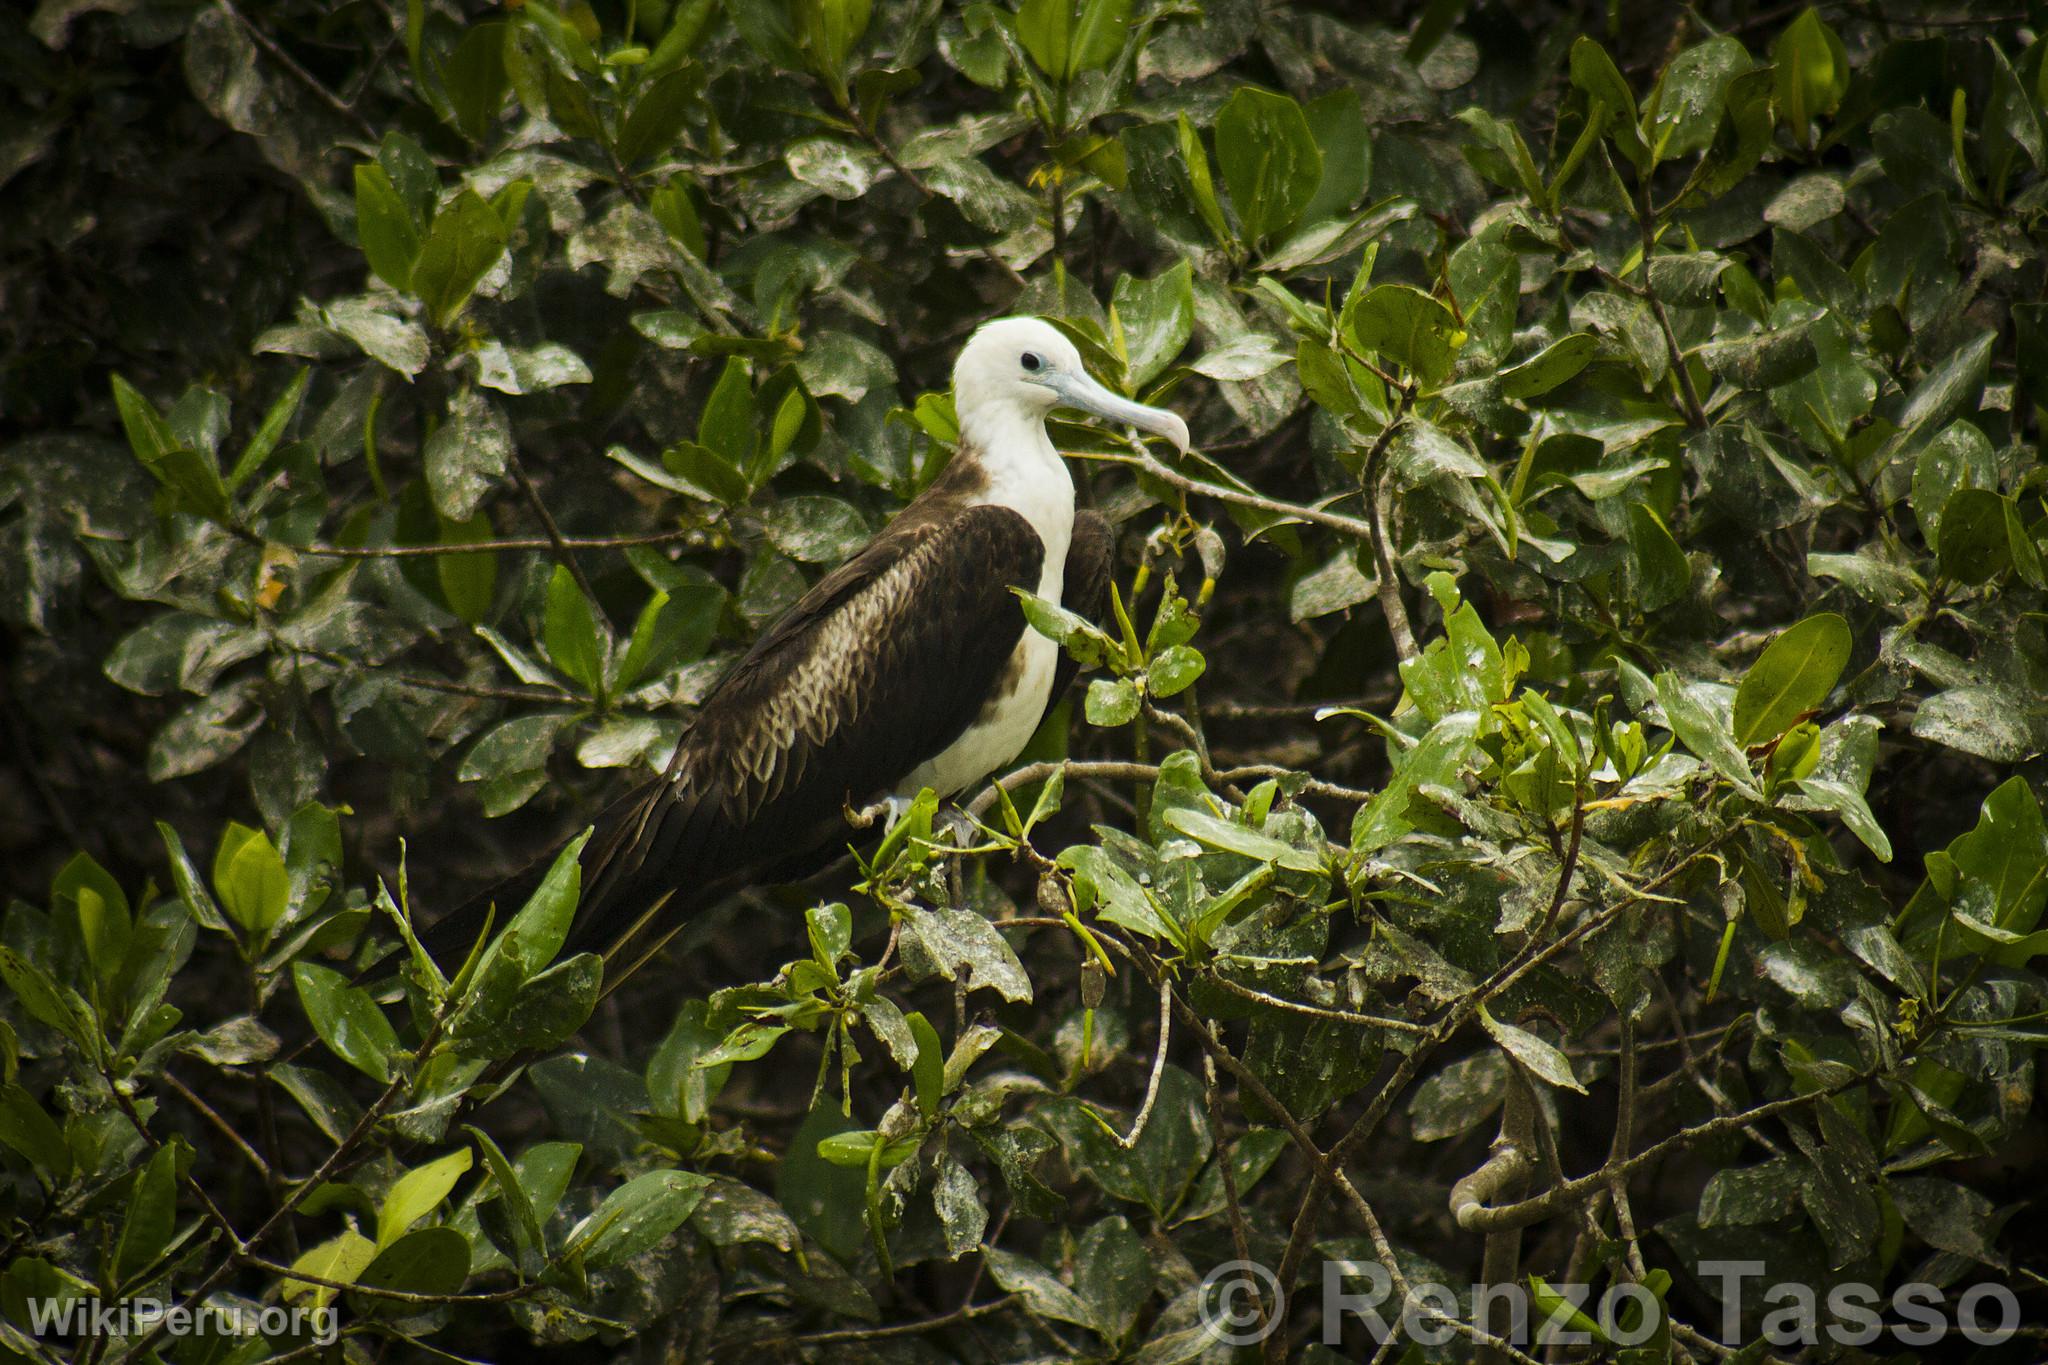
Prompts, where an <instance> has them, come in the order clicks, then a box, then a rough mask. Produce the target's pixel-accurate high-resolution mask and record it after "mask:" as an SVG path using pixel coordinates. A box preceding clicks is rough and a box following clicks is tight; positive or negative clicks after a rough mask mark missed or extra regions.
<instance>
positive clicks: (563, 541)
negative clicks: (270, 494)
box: [242, 529, 697, 559]
mask: <svg viewBox="0 0 2048 1365" xmlns="http://www.w3.org/2000/svg"><path fill="white" fill-rule="evenodd" d="M242 534H243V535H244V536H245V537H246V538H248V539H250V540H252V541H254V542H256V543H258V544H275V545H276V546H277V547H278V548H279V549H281V550H289V551H291V552H292V553H293V554H296V555H313V556H316V557H322V558H327V559H410V558H412V557H414V556H418V555H475V554H489V553H491V552H493V551H498V550H505V551H515V550H623V549H626V548H628V547H630V546H634V545H671V544H674V543H675V542H676V541H679V540H688V539H689V538H690V537H692V536H694V535H696V534H697V532H696V531H695V530H691V529H684V530H678V531H651V532H648V533H647V534H645V535H637V536H562V537H561V538H560V540H559V541H557V540H553V539H550V538H548V537H546V536H519V537H515V538H513V539H510V540H478V541H472V542H470V543H469V544H466V545H330V544H327V543H325V542H322V541H315V542H313V543H312V544H309V545H290V544H286V543H285V542H283V541H268V540H266V539H265V537H263V536H261V535H258V534H257V533H256V532H254V531H245V532H243V533H242Z"/></svg>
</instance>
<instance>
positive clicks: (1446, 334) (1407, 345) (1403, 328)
mask: <svg viewBox="0 0 2048 1365" xmlns="http://www.w3.org/2000/svg"><path fill="white" fill-rule="evenodd" d="M1345 311H1346V312H1347V313H1349V314H1350V319H1349V326H1350V328H1351V332H1352V337H1353V339H1354V340H1355V341H1356V342H1357V343H1358V346H1359V348H1360V349H1361V350H1367V351H1376V352H1378V353H1379V354H1380V355H1382V356H1385V357H1386V358H1387V359H1389V360H1392V361H1394V362H1396V363H1397V364H1400V365H1403V366H1406V367H1407V368H1408V369H1409V370H1411V371H1413V372H1414V373H1415V376H1416V377H1417V378H1418V379H1420V380H1421V381H1422V382H1423V383H1424V384H1425V385H1426V386H1428V387H1431V388H1434V387H1436V386H1437V385H1439V384H1441V383H1443V381H1444V380H1446V379H1448V378H1450V375H1451V369H1452V367H1453V366H1454V365H1455V364H1456V363H1457V359H1458V348H1459V347H1460V346H1461V345H1463V344H1464V343H1463V334H1462V333H1461V332H1460V331H1459V330H1458V325H1457V322H1456V320H1455V319H1454V318H1452V316H1451V310H1450V309H1448V308H1446V307H1444V305H1443V304H1442V303H1440V302H1439V301H1438V300H1436V299H1435V298H1433V297H1431V296H1430V295H1428V294H1425V293H1424V292H1422V291H1421V290H1420V289H1417V288H1415V287H1414V286H1412V285H1406V284H1381V285H1375V286H1373V288H1372V291H1371V292H1370V293H1368V294H1367V295H1366V296H1365V297H1364V298H1363V299H1362V300H1360V302H1359V304H1358V307H1357V308H1356V309H1355V310H1353V309H1350V308H1347V309H1346V310H1345Z"/></svg>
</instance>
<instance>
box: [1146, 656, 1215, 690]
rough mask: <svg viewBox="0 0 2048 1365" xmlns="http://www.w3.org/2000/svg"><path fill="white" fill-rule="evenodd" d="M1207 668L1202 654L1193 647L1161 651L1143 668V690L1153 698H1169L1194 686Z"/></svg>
mask: <svg viewBox="0 0 2048 1365" xmlns="http://www.w3.org/2000/svg"><path fill="white" fill-rule="evenodd" d="M1207 667H1208V663H1207V661H1206V660H1204V659H1203V658H1202V652H1201V651H1200V650H1198V649H1196V648H1195V647H1194V646H1193V645H1174V646H1172V647H1170V648H1167V649H1163V650H1161V651H1159V653H1158V655H1156V656H1155V657H1154V658H1153V660H1152V661H1151V663H1149V664H1147V665H1146V667H1145V690H1146V691H1147V692H1148V693H1150V694H1151V695H1152V696H1154V697H1171V696H1173V695H1174V694H1175V693H1177V692H1184V691H1186V690H1187V689H1188V688H1190V687H1192V686H1194V684H1195V679H1197V678H1199V677H1201V676H1202V670H1203V669H1205V668H1207Z"/></svg>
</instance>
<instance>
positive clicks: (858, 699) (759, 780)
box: [430, 506, 1045, 984]
mask: <svg viewBox="0 0 2048 1365" xmlns="http://www.w3.org/2000/svg"><path fill="white" fill-rule="evenodd" d="M1044 553H1045V549H1044V545H1043V543H1042V542H1041V541H1040V540H1039V538H1038V534H1037V532H1036V531H1034V530H1033V529H1032V527H1031V525H1030V523H1029V522H1027V521H1026V520H1025V519H1024V518H1023V517H1022V516H1020V515H1018V514H1017V513H1016V512H1014V511H1012V510H1010V509H1009V508H1005V507H997V506H979V507H971V508H967V509H964V510H962V511H959V512H957V513H954V514H952V515H949V516H944V517H938V518H921V519H917V520H913V521H910V522H909V523H908V524H902V523H898V524H892V526H891V527H890V528H889V529H888V530H886V531H884V532H883V533H882V534H881V535H880V536H878V537H876V539H875V540H874V541H872V542H870V543H869V545H868V546H867V547H866V548H865V549H863V550H862V551H861V552H860V553H859V554H857V555H856V556H855V557H854V558H853V559H851V560H849V561H848V562H847V563H845V564H844V565H842V566H840V567H839V568H838V569H836V570H834V571H833V572H832V573H830V574H828V575H826V576H825V577H824V578H823V579H821V580H819V582H818V583H817V584H816V586H814V587H813V588H812V589H811V590H810V591H809V592H808V593H806V594H805V595H804V597H803V599H802V600H801V601H799V602H798V603H797V604H796V606H794V607H792V608H791V609H790V610H789V612H788V613H787V614H785V615H784V616H783V617H782V618H781V619H780V620H778V621H777V622H776V623H775V624H774V625H773V626H771V627H770V628H769V629H768V630H767V631H766V632H764V633H763V634H762V635H761V637H760V638H759V639H758V640H756V641H755V643H754V645H753V647H752V648H751V649H749V650H748V651H747V653H746V655H745V656H744V657H742V658H741V659H740V661H739V662H738V663H737V664H735V665H734V666H733V667H732V669H731V670H730V671H729V672H728V673H727V674H726V675H725V676H724V677H723V678H722V679H720V681H719V683H718V684H717V686H716V687H715V688H714V689H713V690H712V692H711V693H710V695H709V696H707V697H706V698H705V700H704V703H703V705H702V707H701V708H700V710H699V711H698V714H697V717H696V719H695V720H694V721H693V722H692V724H691V726H690V728H689V730H688V731H686V732H685V734H684V736H683V738H682V741H681V743H680V744H679V746H678V748H677V752H676V755H675V758H674V759H673V761H672V762H671V763H670V765H669V769H668V771H667V772H666V773H665V774H664V775H663V776H661V777H658V778H656V779H654V780H652V781H650V782H648V783H646V784H645V785H643V786H642V787H640V788H639V789H637V790H636V791H634V792H631V793H629V794H627V795H626V796H624V797H622V798H621V799H620V800H619V801H617V802H615V803H614V804H613V805H612V806H611V807H610V808H608V809H607V810H606V811H605V813H604V814H603V815H602V816H601V817H600V818H599V820H598V822H597V823H598V828H597V831H596V833H595V834H594V835H593V836H592V838H591V840H590V842H589V844H588V845H586V846H585V848H584V851H583V854H582V857H581V863H582V882H583V898H582V903H581V905H580V907H579V909H578V911H577V916H576V922H575V924H574V926H573V927H572V929H571V933H570V940H569V945H568V947H569V950H571V951H584V950H593V951H601V952H604V953H605V954H606V956H607V959H608V963H609V964H610V965H609V966H608V969H607V976H608V977H610V976H612V975H613V974H614V973H615V972H617V971H619V969H620V967H621V964H622V963H623V964H627V965H630V963H632V962H636V961H638V960H639V959H640V957H641V956H642V954H643V952H644V951H645V947H646V945H647V944H649V943H658V942H660V941H661V940H662V939H665V938H666V937H667V933H668V932H669V931H671V930H672V929H673V927H675V926H676V925H677V924H679V923H680V922H681V921H682V920H683V919H684V918H685V917H687V915H688V914H689V912H690V911H691V910H693V909H696V908H699V907H701V906H703V905H705V904H707V903H709V902H711V901H714V900H716V899H717V898H719V897H720V896H722V895H724V894H726V893H727V892H729V891H731V890H732V889H734V888H735V887H736V886H738V885H742V884H744V883H745V882H747V881H749V880H759V879H765V878H771V877H772V878H778V879H779V878H780V877H782V876H785V875H791V874H794V873H796V872H799V871H802V870H805V868H804V865H805V863H806V861H813V862H814V861H815V856H816V854H817V852H818V850H819V849H820V847H821V845H823V846H829V844H830V843H831V842H832V840H833V838H834V836H835V835H837V834H839V833H840V832H841V831H842V830H843V828H844V825H843V820H842V818H841V811H842V810H843V808H844V807H845V806H846V805H847V804H848V803H849V802H862V801H865V800H867V799H868V798H870V797H872V796H875V795H877V794H878V793H881V792H883V791H885V790H887V789H888V788H890V787H891V786H893V785H894V784H895V783H896V782H897V781H898V780H900V779H901V778H902V777H903V776H904V775H905V774H906V773H908V772H910V771H911V770H912V769H913V768H915V767H916V766H917V765H918V764H919V763H921V762H923V761H924V760H926V759H928V758H930V757H932V756H934V755H935V754H937V753H939V752H940V751H941V750H943V749H944V748H945V747H946V746H947V745H948V744H950V743H951V742H952V741H953V740H954V739H955V738H957V737H958V736H959V734H960V733H961V732H962V731H963V730H965V729H966V728H967V726H968V725H969V724H970V723H971V722H972V721H973V719H974V718H975V716H976V714H977V713H978V712H979V711H980V709H981V707H982V705H983V703H984V702H985V701H986V700H987V698H988V696H989V693H990V692H991V690H992V689H993V688H994V686H995V684H996V681H997V679H998V678H999V677H1000V675H1001V672H1002V670H1003V668H1004V667H1005V666H1006V664H1007V663H1008V661H1009V658H1010V656H1011V654H1012V653H1013V652H1014V651H1015V649H1016V646H1017V642H1018V641H1019V639H1020V638H1021V637H1022V634H1023V631H1024V629H1025V624H1024V616H1023V612H1022V611H1021V609H1020V608H1019V606H1018V603H1017V600H1016V597H1015V595H1014V594H1013V593H1012V592H1011V589H1012V588H1013V587H1029V586H1032V585H1034V584H1036V583H1037V581H1038V576H1039V569H1040V566H1041V564H1042V561H1043V558H1044ZM539 866H542V867H544V866H545V861H543V863H541V864H539ZM517 894H518V888H517V886H515V885H511V884H508V885H507V886H505V887H503V888H497V889H494V891H493V892H492V893H489V895H490V896H492V897H494V898H495V899H496V900H497V901H498V904H499V909H500V914H501V917H502V915H504V914H506V913H509V912H510V911H511V910H512V909H514V908H515V907H516V902H515V901H512V897H513V896H514V895H517ZM508 902H510V903H508ZM461 913H462V912H457V915H460V914H461ZM451 918H454V917H453V916H451ZM481 919H482V914H481V910H480V909H479V910H478V911H477V912H475V913H474V914H473V916H472V923H471V924H470V925H469V926H468V928H467V933H468V934H469V935H474V933H475V932H476V926H477V925H478V924H480V923H481ZM463 932H464V931H463V930H462V929H461V928H457V927H455V926H450V928H449V929H448V930H447V931H446V932H445V933H444V931H443V928H442V926H441V925H439V924H437V925H436V926H435V927H434V930H433V931H432V933H433V936H434V939H435V940H437V941H438V943H439V946H440V947H441V950H442V952H444V953H448V952H451V951H452V952H453V953H460V952H461V951H462V950H463V949H464V948H466V946H467V944H466V942H463V941H462V939H461V937H460V935H461V934H462V933H463ZM430 946H432V945H430ZM611 984H616V982H615V981H614V982H612V983H611Z"/></svg>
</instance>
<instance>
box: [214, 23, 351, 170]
mask: <svg viewBox="0 0 2048 1365" xmlns="http://www.w3.org/2000/svg"><path fill="white" fill-rule="evenodd" d="M214 3H215V4H216V5H217V6H218V7H219V9H220V12H221V13H223V14H225V15H227V16H228V18H230V19H232V20H233V21H234V22H235V25H236V26H237V27H238V28H240V29H241V30H242V33H243V34H244V35H245V36H246V37H247V38H248V39H249V41H250V42H252V43H254V44H255V45H256V48H257V50H258V51H260V52H262V53H263V55H264V56H266V57H268V58H270V60H272V61H273V62H276V63H277V64H278V65H279V66H280V67H282V68H283V69H284V71H285V74H287V75H289V76H290V77H291V78H292V79H293V80H295V81H297V82H298V83H299V84H300V85H302V86H304V87H305V88H306V89H307V90H308V91H309V92H311V93H312V95H313V97H314V98H315V99H318V100H319V101H320V102H321V103H322V104H324V105H326V106H327V107H328V108H329V109H332V110H333V111H334V112H335V113H336V114H337V115H339V116H340V117H341V118H342V119H343V120H344V121H345V122H346V123H347V124H348V126H349V127H351V128H353V129H355V130H356V131H357V132H358V133H360V134H362V137H363V140H364V141H365V142H368V143H370V144H372V145H375V144H376V142H377V140H378V132H377V129H376V128H375V127H374V126H372V124H371V123H370V121H369V120H368V119H366V118H364V117H363V116H362V115H361V114H359V113H357V112H356V110H355V109H354V107H352V106H351V105H350V104H349V102H348V101H347V100H345V99H343V98H342V97H341V96H339V95H337V94H335V93H334V92H333V91H332V90H329V89H328V88H327V87H326V86H324V85H322V84H321V83H320V78H319V77H318V76H315V75H314V74H313V73H312V72H310V71H308V70H306V68H305V67H303V66H300V65H299V63H298V61H297V60H296V59H294V58H293V56H292V54H291V53H289V52H286V51H285V50H284V49H283V48H281V47H279V46H278V45H277V42H276V41H275V40H274V39H273V38H271V36H270V35H269V34H267V33H265V32H264V31H263V30H262V29H260V28H258V27H256V25H254V24H252V23H250V22H249V20H248V19H247V18H246V17H245V16H244V15H243V13H242V12H241V11H240V10H238V9H236V8H235V7H234V5H233V3H232V0H214Z"/></svg>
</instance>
